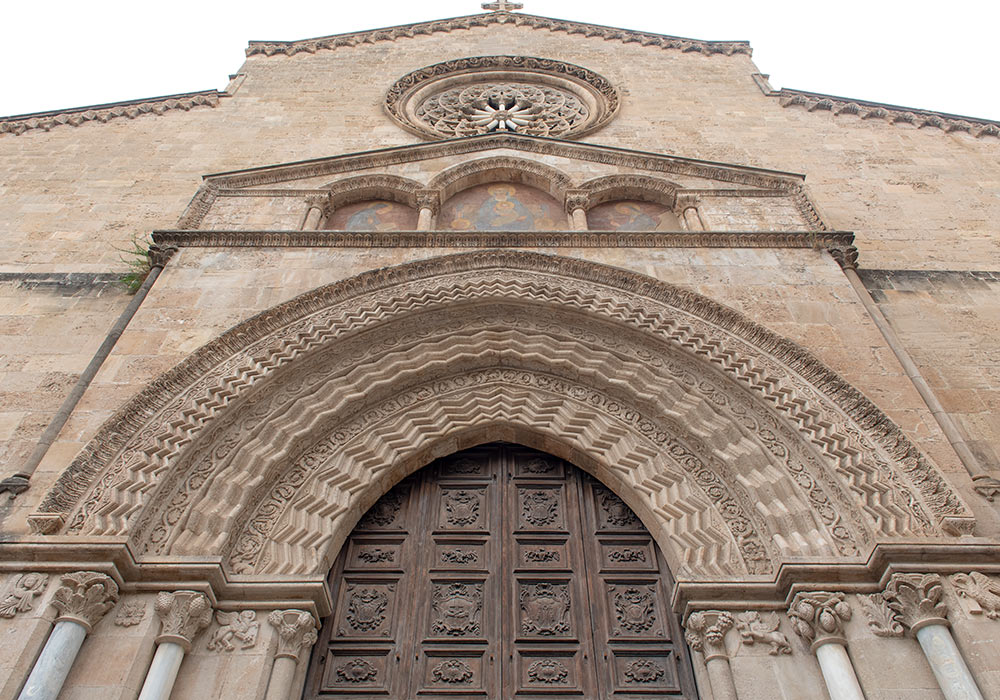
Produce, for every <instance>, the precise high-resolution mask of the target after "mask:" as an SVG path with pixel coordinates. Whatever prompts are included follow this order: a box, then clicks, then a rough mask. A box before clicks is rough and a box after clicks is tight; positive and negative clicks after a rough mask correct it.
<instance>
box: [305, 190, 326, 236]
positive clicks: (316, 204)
mask: <svg viewBox="0 0 1000 700" xmlns="http://www.w3.org/2000/svg"><path fill="white" fill-rule="evenodd" d="M329 201H330V199H329V197H328V196H326V195H312V196H309V197H306V206H308V209H306V216H305V218H304V219H303V220H302V230H303V231H315V230H316V229H318V228H319V225H320V223H321V222H322V220H323V209H324V207H325V206H326V204H327V202H329Z"/></svg>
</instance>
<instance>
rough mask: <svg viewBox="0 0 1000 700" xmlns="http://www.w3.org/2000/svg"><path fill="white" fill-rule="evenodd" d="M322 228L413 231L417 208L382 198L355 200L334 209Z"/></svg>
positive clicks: (335, 229) (415, 224) (415, 226)
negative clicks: (352, 202) (365, 200)
mask: <svg viewBox="0 0 1000 700" xmlns="http://www.w3.org/2000/svg"><path fill="white" fill-rule="evenodd" d="M324 228H327V229H330V230H334V231H415V230H416V228H417V210H416V209H413V208H412V207H408V206H406V205H405V204H400V203H399V202H388V201H384V200H376V201H367V202H355V203H354V204H347V205H345V206H342V207H340V208H338V209H335V210H334V212H333V214H332V215H331V216H330V219H329V220H328V221H327V222H326V226H324Z"/></svg>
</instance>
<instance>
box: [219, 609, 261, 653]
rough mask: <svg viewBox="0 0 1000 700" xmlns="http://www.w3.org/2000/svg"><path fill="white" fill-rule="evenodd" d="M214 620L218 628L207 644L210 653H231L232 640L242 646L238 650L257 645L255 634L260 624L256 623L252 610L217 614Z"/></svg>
mask: <svg viewBox="0 0 1000 700" xmlns="http://www.w3.org/2000/svg"><path fill="white" fill-rule="evenodd" d="M215 619H216V620H217V621H218V623H219V625H220V627H219V629H217V630H215V633H214V634H213V635H212V639H211V640H210V641H209V642H208V649H209V650H210V651H222V650H225V651H232V650H233V639H234V638H235V639H238V640H240V642H242V644H241V645H240V648H242V649H249V648H250V647H252V646H253V645H254V644H256V643H257V632H258V630H259V629H260V623H259V622H257V621H256V620H257V613H256V612H255V611H253V610H244V611H242V612H236V611H233V612H221V611H220V612H217V613H215Z"/></svg>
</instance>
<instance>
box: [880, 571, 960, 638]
mask: <svg viewBox="0 0 1000 700" xmlns="http://www.w3.org/2000/svg"><path fill="white" fill-rule="evenodd" d="M882 596H883V597H884V598H885V600H886V603H887V604H888V606H889V607H890V608H891V609H892V610H893V611H894V612H895V613H896V615H897V619H898V620H899V621H900V622H902V623H903V624H904V625H905V626H906V627H909V628H910V630H911V631H913V632H916V631H917V630H918V629H920V628H921V627H926V626H927V625H947V624H948V605H947V604H946V603H945V602H944V601H943V600H942V597H943V589H942V588H941V577H940V576H938V575H937V574H893V575H892V578H890V579H889V583H888V584H887V585H886V587H885V592H884V593H883V594H882Z"/></svg>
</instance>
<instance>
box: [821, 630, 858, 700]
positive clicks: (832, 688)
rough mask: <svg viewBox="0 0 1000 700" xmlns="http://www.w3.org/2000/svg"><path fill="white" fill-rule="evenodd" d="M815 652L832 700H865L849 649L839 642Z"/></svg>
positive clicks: (831, 643) (824, 646) (826, 645)
mask: <svg viewBox="0 0 1000 700" xmlns="http://www.w3.org/2000/svg"><path fill="white" fill-rule="evenodd" d="M813 651H814V652H815V653H816V658H817V659H818V660H819V668H820V670H821V671H822V672H823V681H824V682H826V689H827V691H828V692H829V693H830V700H865V694H864V693H863V692H861V684H860V683H858V677H857V675H855V673H854V666H853V665H852V664H851V657H849V656H848V655H847V647H845V646H844V645H843V644H838V643H837V642H827V643H826V644H821V645H819V646H818V647H816V648H815V649H814V650H813Z"/></svg>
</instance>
